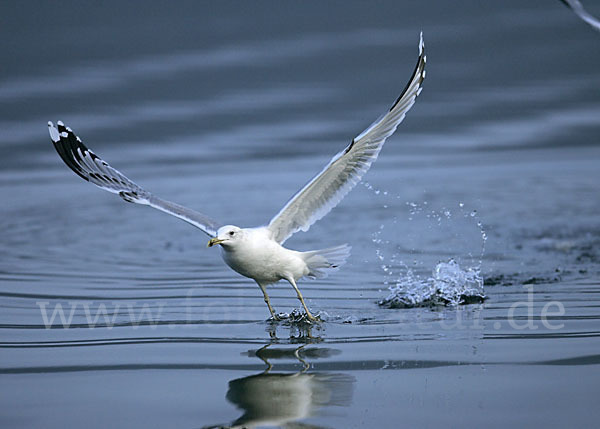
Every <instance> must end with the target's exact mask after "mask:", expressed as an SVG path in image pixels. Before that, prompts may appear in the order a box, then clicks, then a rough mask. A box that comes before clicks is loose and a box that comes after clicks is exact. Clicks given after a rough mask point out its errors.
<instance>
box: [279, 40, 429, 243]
mask: <svg viewBox="0 0 600 429" xmlns="http://www.w3.org/2000/svg"><path fill="white" fill-rule="evenodd" d="M425 60H426V58H425V45H424V43H423V33H421V38H420V41H419V58H418V60H417V65H416V67H415V71H414V73H413V75H412V77H411V79H410V81H409V82H408V84H407V85H406V88H404V91H403V92H402V94H401V95H400V97H398V99H397V100H396V102H395V103H394V104H393V105H392V107H391V108H390V109H389V111H388V112H386V113H385V114H384V115H383V116H381V117H380V118H379V119H377V120H376V121H375V122H373V124H372V125H371V126H370V127H368V128H367V129H366V130H364V131H363V132H362V133H361V134H360V135H359V136H358V137H356V138H354V140H352V142H351V143H350V144H349V145H348V146H347V147H346V148H345V149H344V150H343V151H341V152H340V153H338V154H336V155H335V156H334V157H333V158H332V159H331V161H330V162H329V164H327V166H326V167H325V168H324V169H323V171H321V172H320V173H319V174H318V175H316V176H315V177H314V178H313V179H312V180H311V181H310V182H308V184H307V185H306V186H304V188H302V189H301V190H300V191H298V192H297V193H296V195H294V196H293V197H292V198H291V199H290V200H289V201H288V202H287V204H286V205H285V207H283V209H281V211H280V212H279V213H277V215H276V216H275V217H274V218H273V219H271V222H270V223H269V226H268V228H269V230H270V232H271V234H272V237H273V239H274V240H275V241H277V242H278V243H283V242H284V241H285V240H287V239H288V238H289V237H290V236H291V235H292V234H294V233H295V232H298V231H308V229H309V228H310V226H311V225H312V224H313V223H315V222H316V221H318V220H319V219H321V218H322V217H323V216H325V215H326V214H327V213H329V211H330V210H331V209H332V208H334V207H335V206H336V205H337V204H338V203H339V202H340V201H341V200H342V198H344V196H345V195H346V194H347V193H348V192H350V190H351V189H352V188H353V187H354V186H355V185H356V184H357V183H358V182H359V181H360V179H361V178H362V176H363V175H364V174H365V173H366V172H367V170H368V169H369V167H371V164H372V163H373V161H375V160H376V159H377V155H378V154H379V151H380V150H381V147H382V146H383V143H384V142H385V139H387V138H388V137H389V136H391V135H392V134H393V133H394V131H396V128H397V127H398V125H399V124H400V122H402V120H403V119H404V116H405V115H406V112H408V111H409V110H410V108H411V107H412V105H413V104H414V103H415V99H416V97H417V96H418V95H419V94H420V93H421V85H422V83H423V79H425Z"/></svg>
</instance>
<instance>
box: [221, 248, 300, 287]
mask: <svg viewBox="0 0 600 429" xmlns="http://www.w3.org/2000/svg"><path fill="white" fill-rule="evenodd" d="M222 256H223V260H224V261H225V263H226V264H227V265H229V266H230V267H231V268H232V269H233V270H234V271H236V272H238V273H240V274H241V275H243V276H245V277H250V278H251V279H254V280H256V281H258V282H260V283H263V284H268V283H275V282H277V281H279V280H281V279H285V278H287V277H290V276H291V277H293V278H294V280H298V279H299V278H301V277H303V276H305V275H306V274H308V267H307V266H306V263H305V262H304V260H303V259H302V257H301V256H300V254H299V252H295V251H293V250H289V249H286V248H284V247H282V246H280V245H278V244H277V245H276V246H248V247H243V248H239V249H236V250H234V251H228V250H227V249H226V248H222Z"/></svg>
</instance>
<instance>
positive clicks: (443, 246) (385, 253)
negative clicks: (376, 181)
mask: <svg viewBox="0 0 600 429" xmlns="http://www.w3.org/2000/svg"><path fill="white" fill-rule="evenodd" d="M363 185H364V186H365V187H366V188H367V189H368V190H370V191H371V192H373V194H374V195H375V196H376V197H377V198H383V199H384V200H385V201H384V207H385V208H387V207H389V206H390V205H392V204H391V202H390V199H396V200H397V199H401V196H395V197H394V196H390V197H385V196H387V195H388V192H382V191H380V190H378V189H376V188H374V187H373V186H372V185H370V184H369V183H364V182H363ZM396 204H397V203H396ZM434 206H435V204H429V203H428V202H427V201H423V202H419V203H417V202H406V203H404V211H405V212H406V216H407V220H408V221H409V222H410V223H412V224H413V225H412V226H411V227H410V228H409V230H408V231H403V230H402V228H403V227H404V226H405V225H408V223H407V222H404V221H402V220H400V222H399V221H398V217H397V216H396V217H393V219H391V222H392V224H393V225H391V227H390V225H388V224H382V225H380V226H379V228H378V229H377V230H376V231H374V232H373V233H372V234H371V241H372V242H373V243H374V244H375V246H376V248H375V256H376V258H377V259H376V262H377V263H378V265H379V267H380V268H381V270H382V272H383V274H384V281H383V283H384V285H386V286H387V287H388V289H389V295H388V296H387V297H386V298H385V299H383V300H381V301H379V305H381V306H382V307H387V308H407V307H425V306H439V305H445V306H457V305H461V304H470V303H476V302H482V301H483V300H484V299H485V294H484V289H483V287H484V281H483V277H482V275H481V263H482V260H483V256H484V253H485V245H486V241H487V238H488V236H487V233H486V231H485V228H484V226H483V223H482V222H481V221H480V219H479V215H478V213H477V211H476V210H472V209H469V208H467V207H466V205H465V203H463V202H458V203H457V204H456V207H446V206H443V207H441V208H437V209H436V208H435V207H434ZM401 209H402V205H401V206H399V207H398V206H397V210H395V212H401ZM475 231H476V235H474V234H473V233H474V232H475ZM477 237H479V239H477ZM477 242H479V243H480V246H481V247H480V248H479V251H475V252H472V249H473V244H474V243H477ZM442 255H446V256H445V257H443V256H442ZM432 266H433V269H432V268H427V267H432Z"/></svg>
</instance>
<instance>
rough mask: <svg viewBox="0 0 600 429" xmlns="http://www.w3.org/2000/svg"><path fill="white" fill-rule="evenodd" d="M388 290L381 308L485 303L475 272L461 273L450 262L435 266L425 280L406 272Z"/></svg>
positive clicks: (471, 270) (479, 276)
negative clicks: (388, 292)
mask: <svg viewBox="0 0 600 429" xmlns="http://www.w3.org/2000/svg"><path fill="white" fill-rule="evenodd" d="M389 289H390V294H389V295H388V296H387V298H385V299H383V300H381V301H379V305H381V306H382V307H386V308H410V307H429V306H438V305H451V306H456V305H460V304H472V303H476V302H483V300H484V299H485V294H484V291H483V277H482V276H481V274H480V272H479V268H467V269H462V268H461V267H460V265H459V264H458V263H457V262H456V261H455V260H454V259H450V260H449V261H448V262H440V263H438V264H437V265H436V267H435V268H434V270H433V272H432V275H431V277H429V278H427V279H423V278H422V277H421V276H419V275H416V274H414V273H413V271H412V270H410V269H408V270H407V271H406V274H405V275H404V276H402V277H401V278H399V279H398V280H397V281H396V283H395V284H394V285H392V286H390V288H389Z"/></svg>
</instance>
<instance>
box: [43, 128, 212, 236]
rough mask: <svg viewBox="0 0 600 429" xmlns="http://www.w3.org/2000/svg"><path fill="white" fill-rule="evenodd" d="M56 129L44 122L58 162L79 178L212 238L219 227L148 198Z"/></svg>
mask: <svg viewBox="0 0 600 429" xmlns="http://www.w3.org/2000/svg"><path fill="white" fill-rule="evenodd" d="M57 125H58V128H56V127H54V124H53V123H52V122H48V131H49V132H50V138H51V139H52V142H53V143H54V147H55V148H56V151H57V152H58V154H59V155H60V157H61V158H62V160H63V161H64V162H65V164H67V166H69V168H70V169H71V170H73V171H74V172H75V173H76V174H77V175H78V176H79V177H81V178H82V179H84V180H87V181H88V182H91V183H93V184H94V185H96V186H98V187H100V188H102V189H104V190H106V191H108V192H112V193H114V194H119V196H120V197H121V198H123V199H124V200H125V201H128V202H130V203H136V204H142V205H147V206H150V207H154V208H155V209H158V210H160V211H163V212H165V213H168V214H170V215H173V216H175V217H178V218H179V219H182V220H184V221H186V222H188V223H190V224H192V225H194V226H195V227H196V228H200V229H201V230H202V231H203V232H205V233H206V234H208V235H210V236H211V237H214V236H215V235H216V234H217V229H219V226H220V225H219V224H218V223H217V222H215V221H214V220H212V219H211V218H209V217H207V216H205V215H203V214H202V213H198V212H196V211H194V210H191V209H188V208H186V207H183V206H180V205H179V204H175V203H172V202H170V201H166V200H163V199H161V198H158V197H156V196H154V195H152V194H151V193H150V192H148V191H146V190H145V189H143V188H142V187H140V186H139V185H137V184H135V183H134V182H133V181H131V180H129V179H128V178H127V177H125V175H123V174H121V173H120V172H119V171H117V170H115V169H114V168H112V167H111V166H110V165H108V163H107V162H106V161H104V160H103V159H101V158H100V157H98V156H97V155H96V154H95V153H94V152H92V151H91V150H89V149H88V148H87V147H86V146H85V145H84V144H83V143H82V142H81V140H80V139H79V137H77V136H76V135H75V134H73V131H72V130H71V129H70V128H69V127H65V125H64V124H63V123H62V122H60V121H58V123H57Z"/></svg>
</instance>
